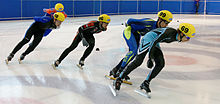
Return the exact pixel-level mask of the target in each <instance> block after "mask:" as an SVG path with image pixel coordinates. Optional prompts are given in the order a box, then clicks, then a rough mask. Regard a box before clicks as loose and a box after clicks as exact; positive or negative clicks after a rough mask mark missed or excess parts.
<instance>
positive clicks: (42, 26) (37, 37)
mask: <svg viewBox="0 0 220 104" xmlns="http://www.w3.org/2000/svg"><path fill="white" fill-rule="evenodd" d="M34 20H35V22H34V23H33V24H32V25H31V26H30V27H29V28H28V30H27V32H26V34H25V36H24V38H23V39H22V40H21V41H20V42H19V43H18V44H17V45H16V47H15V48H14V49H13V51H12V52H11V53H10V55H9V56H8V57H7V59H6V60H5V61H6V64H8V62H9V61H11V59H12V58H13V57H14V55H15V53H16V52H17V51H19V50H20V49H21V48H22V47H23V46H24V45H25V44H27V43H28V42H29V41H30V40H31V37H32V36H34V39H33V41H32V43H31V44H30V45H29V47H28V48H27V49H26V50H25V52H24V53H22V54H21V56H20V58H19V62H21V61H22V60H24V58H25V56H26V55H28V54H29V53H30V52H32V51H33V50H34V49H35V48H36V47H37V45H38V44H39V43H40V41H41V40H42V38H43V36H44V35H45V36H47V35H48V34H49V33H46V30H47V29H56V28H57V27H59V26H60V25H61V23H62V22H63V21H64V20H65V16H64V15H63V13H60V12H57V13H55V14H54V15H53V17H52V18H51V17H48V16H43V17H34Z"/></svg>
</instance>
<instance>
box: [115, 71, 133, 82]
mask: <svg viewBox="0 0 220 104" xmlns="http://www.w3.org/2000/svg"><path fill="white" fill-rule="evenodd" d="M123 69H124V68H120V69H119V70H118V72H117V74H116V76H117V77H119V76H120V74H121V72H122V71H123ZM124 80H126V81H128V80H130V77H129V76H128V75H127V76H125V77H124Z"/></svg>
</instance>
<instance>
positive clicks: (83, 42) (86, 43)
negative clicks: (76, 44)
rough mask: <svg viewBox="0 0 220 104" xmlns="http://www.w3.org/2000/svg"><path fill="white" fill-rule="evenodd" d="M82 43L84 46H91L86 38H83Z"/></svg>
mask: <svg viewBox="0 0 220 104" xmlns="http://www.w3.org/2000/svg"><path fill="white" fill-rule="evenodd" d="M82 44H83V46H86V47H88V46H89V43H88V42H87V41H86V39H85V38H82Z"/></svg>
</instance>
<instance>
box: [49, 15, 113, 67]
mask: <svg viewBox="0 0 220 104" xmlns="http://www.w3.org/2000/svg"><path fill="white" fill-rule="evenodd" d="M110 21H111V19H110V17H109V16H108V15H107V14H102V15H100V16H99V17H98V21H90V22H89V23H87V24H84V25H82V26H80V27H79V29H78V32H77V34H76V36H75V38H74V39H73V42H72V44H71V45H70V46H69V47H68V48H67V49H65V50H64V52H63V53H62V54H61V55H60V57H59V58H58V59H57V60H56V61H55V62H54V64H53V65H52V66H53V67H54V69H55V68H56V67H58V65H59V64H60V63H61V62H62V60H63V59H64V58H65V57H66V56H67V55H68V54H69V53H70V52H71V51H73V50H74V49H75V48H76V47H77V46H78V44H79V42H81V41H82V42H83V45H84V46H86V47H88V48H87V49H86V50H85V52H84V54H83V56H82V57H81V58H80V60H79V64H78V65H77V66H78V67H79V68H81V69H82V67H83V66H84V61H85V59H86V58H87V57H88V56H89V55H90V53H91V52H92V50H93V48H94V46H95V38H94V36H93V34H96V33H100V32H102V31H106V30H107V26H108V24H109V23H110Z"/></svg>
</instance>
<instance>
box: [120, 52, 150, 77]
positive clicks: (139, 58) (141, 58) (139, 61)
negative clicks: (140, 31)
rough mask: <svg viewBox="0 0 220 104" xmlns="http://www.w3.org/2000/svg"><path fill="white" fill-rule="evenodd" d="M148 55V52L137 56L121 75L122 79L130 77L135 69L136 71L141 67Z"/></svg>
mask: <svg viewBox="0 0 220 104" xmlns="http://www.w3.org/2000/svg"><path fill="white" fill-rule="evenodd" d="M146 54H147V51H146V52H143V53H141V54H139V55H137V56H136V58H135V60H134V61H133V62H132V63H130V64H129V65H128V66H127V67H126V68H125V69H124V70H123V71H122V72H121V74H120V76H119V77H120V78H122V79H123V78H125V76H128V74H130V73H131V72H132V71H133V70H134V69H136V68H137V67H139V66H140V65H141V64H142V63H143V61H144V58H145V56H146Z"/></svg>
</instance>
